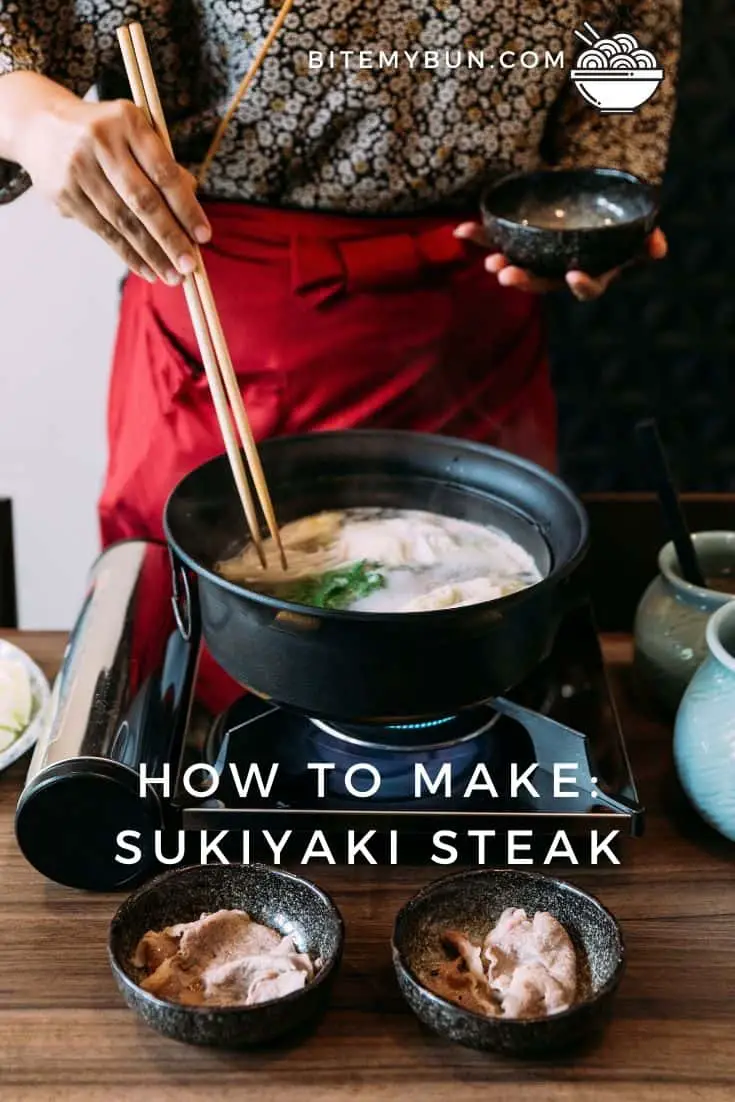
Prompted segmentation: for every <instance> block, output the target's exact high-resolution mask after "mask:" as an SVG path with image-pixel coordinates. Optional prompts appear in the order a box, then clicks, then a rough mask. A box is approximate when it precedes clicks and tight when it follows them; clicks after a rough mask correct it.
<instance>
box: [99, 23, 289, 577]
mask: <svg viewBox="0 0 735 1102" xmlns="http://www.w3.org/2000/svg"><path fill="white" fill-rule="evenodd" d="M117 37H118V41H119V43H120V49H121V51H122V55H123V60H124V63H125V71H126V73H127V76H128V81H129V83H130V88H131V90H132V93H133V100H134V101H135V104H136V105H137V106H138V107H139V108H140V109H141V110H142V111H143V112H144V113H145V115H146V116H147V118H148V121H149V122H150V124H151V126H153V128H154V129H155V131H156V133H157V134H158V136H159V138H161V140H162V141H163V142H164V144H165V145H166V147H167V149H168V150H169V152H170V153H172V154H173V148H172V146H171V138H170V136H169V132H168V127H167V125H166V120H165V118H164V115H163V109H162V107H161V101H160V98H159V95H158V89H157V87H156V80H155V77H154V75H153V67H152V65H151V61H150V56H149V54H148V48H147V46H146V42H145V36H144V34H143V28H142V27H141V25H140V24H139V23H132V24H127V25H125V26H123V27H119V28H118V32H117ZM193 251H194V254H195V259H196V264H197V267H196V271H195V272H194V273H193V275H189V276H186V277H185V279H184V294H185V295H186V302H187V306H188V308H189V313H190V315H191V320H192V325H193V326H194V332H195V334H196V338H197V343H198V345H199V351H200V354H201V357H202V363H203V365H204V370H205V373H206V376H207V382H208V384H209V389H210V392H211V394H212V401H213V403H214V408H215V413H216V414H217V421H218V423H219V428H220V432H221V433H222V439H223V441H224V445H225V450H226V452H227V457H228V459H229V461H230V467H231V468H232V475H233V478H234V480H235V485H236V486H237V491H238V494H239V495H240V501H241V503H242V507H243V511H244V513H245V517H246V520H247V523H248V528H249V529H250V536H251V538H252V541H253V544H254V545H255V548H256V550H257V552H258V557H259V559H260V562H261V565H262V566H263V567H265V565H266V558H265V553H264V551H263V543H262V539H261V535H260V522H259V520H258V515H257V512H256V509H255V503H254V501H253V495H252V492H251V489H250V484H249V482H248V478H247V474H246V472H245V467H244V465H243V461H242V453H241V451H240V447H239V446H238V443H237V439H236V437H235V433H234V431H233V427H232V420H234V422H235V425H236V427H237V431H238V434H239V437H240V444H241V446H242V450H243V451H244V452H245V456H246V458H247V462H248V466H249V468H250V474H251V477H252V480H253V484H254V486H255V490H256V493H257V495H258V500H259V502H260V506H261V508H262V510H263V515H264V516H265V520H266V524H267V525H268V531H269V532H270V534H271V536H272V538H273V541H274V543H275V544H276V546H277V548H278V552H279V555H280V559H281V565H282V567H283V569H284V570H286V569H287V568H288V564H287V562H286V555H285V552H284V550H283V544H282V542H281V536H280V532H279V530H278V523H277V521H276V516H275V512H274V510H273V503H272V501H271V497H270V494H269V492H268V485H267V483H266V479H265V473H264V471H263V466H262V464H261V461H260V456H259V454H258V449H257V446H256V443H255V439H254V437H253V433H252V429H251V427H250V422H249V420H248V416H247V413H246V411H245V407H244V405H243V401H242V395H241V394H240V388H239V386H238V383H237V376H236V375H235V369H234V367H233V365H232V360H231V358H230V353H229V350H228V347H227V341H226V339H225V335H224V332H223V330H222V323H221V322H220V318H219V313H218V312H217V307H216V305H215V302H214V296H213V295H212V288H211V286H210V283H209V278H208V276H207V273H206V270H205V268H204V263H203V260H202V255H201V251H200V250H199V248H198V246H194V250H193ZM228 399H229V407H228V404H227V403H228Z"/></svg>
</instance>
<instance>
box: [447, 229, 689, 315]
mask: <svg viewBox="0 0 735 1102" xmlns="http://www.w3.org/2000/svg"><path fill="white" fill-rule="evenodd" d="M454 232H455V235H456V236H457V237H461V238H462V239H463V240H465V241H472V242H473V243H474V244H475V245H479V246H480V247H481V248H485V249H487V248H489V247H490V245H489V242H488V239H487V237H486V236H485V231H484V229H483V227H482V226H480V225H477V224H476V223H474V222H464V223H463V224H462V225H461V226H458V227H457V229H456V230H455V231H454ZM646 245H647V248H648V255H649V257H650V258H651V259H652V260H663V258H664V257H665V256H666V253H667V252H668V245H667V243H666V237H665V236H664V234H663V231H662V230H660V229H655V230H654V231H653V233H652V234H651V235H650V236H649V237H648V240H647V242H646ZM485 267H486V268H487V270H488V272H493V273H494V274H495V275H497V277H498V283H500V284H501V286H503V287H515V288H516V289H517V290H519V291H529V292H531V293H535V294H545V293H546V292H548V291H558V290H561V289H562V288H563V287H565V286H566V287H568V288H569V290H570V291H571V292H572V294H573V295H574V297H575V298H577V299H579V300H580V302H589V301H591V300H592V299H595V298H599V297H600V295H602V294H604V293H605V291H606V290H607V289H608V287H609V286H610V284H611V283H612V282H613V281H614V280H615V279H617V277H618V276H619V275H620V272H621V271H622V270H623V269H622V268H615V269H614V271H612V272H606V273H605V274H604V275H601V276H597V277H596V278H593V277H592V276H588V275H586V274H585V273H584V272H567V274H566V278H565V279H564V280H552V279H541V278H540V277H539V276H535V275H533V274H532V273H531V272H527V271H525V270H524V269H523V268H515V267H514V266H513V265H512V264H510V263H509V261H508V260H507V259H506V257H504V256H503V255H502V253H491V254H490V255H489V256H488V257H486V259H485Z"/></svg>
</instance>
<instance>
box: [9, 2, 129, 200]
mask: <svg viewBox="0 0 735 1102" xmlns="http://www.w3.org/2000/svg"><path fill="white" fill-rule="evenodd" d="M95 8H96V4H95V3H94V2H93V0H0V80H1V79H2V77H3V75H4V74H6V73H12V72H17V71H19V70H20V71H23V70H25V71H31V72H36V73H42V74H43V75H44V76H47V77H49V78H50V79H51V80H55V81H57V82H58V83H59V84H63V85H64V87H65V88H68V89H69V90H70V91H72V92H74V93H76V94H77V95H79V96H84V95H86V93H87V92H88V91H89V89H90V88H91V87H92V85H93V84H94V83H95V80H96V76H97V70H98V46H99V35H98V27H97V24H98V20H99V17H100V14H101V13H100V12H98V11H96V10H95ZM113 37H114V36H113ZM30 183H31V181H30V178H29V177H28V175H27V174H26V173H25V172H24V171H23V170H22V169H21V168H20V166H19V165H14V164H11V163H10V162H8V161H3V160H0V203H7V202H10V200H11V199H15V198H16V197H17V196H19V195H21V194H22V193H23V192H24V191H25V190H26V189H27V188H28V187H30Z"/></svg>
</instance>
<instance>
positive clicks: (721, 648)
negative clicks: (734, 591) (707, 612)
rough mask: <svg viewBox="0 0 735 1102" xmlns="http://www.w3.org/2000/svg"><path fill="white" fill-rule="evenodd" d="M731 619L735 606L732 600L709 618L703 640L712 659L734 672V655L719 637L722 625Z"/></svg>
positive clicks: (733, 616) (734, 613)
mask: <svg viewBox="0 0 735 1102" xmlns="http://www.w3.org/2000/svg"><path fill="white" fill-rule="evenodd" d="M731 618H732V619H733V620H735V604H733V601H732V600H730V601H727V603H726V604H724V605H723V606H722V608H720V609H718V610H717V612H715V613H714V614H713V615H712V616H710V618H709V620H708V621H707V628H706V630H705V639H706V640H707V646H708V648H709V651H710V654H711V655H712V656H713V658H716V659H717V661H718V662H719V663H720V664H721V665H723V666H725V668H726V669H728V670H733V672H735V654H732V653H731V652H730V651H729V650H728V649H727V647H726V646H725V644H724V643H723V642H722V637H721V633H722V628H723V625H724V624H726V623H728V622H729V620H730V619H731Z"/></svg>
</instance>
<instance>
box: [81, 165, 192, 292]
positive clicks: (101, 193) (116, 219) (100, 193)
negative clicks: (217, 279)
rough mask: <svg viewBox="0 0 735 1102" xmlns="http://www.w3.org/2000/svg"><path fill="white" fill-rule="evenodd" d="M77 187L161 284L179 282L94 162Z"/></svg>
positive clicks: (161, 253)
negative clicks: (80, 188) (79, 186)
mask: <svg viewBox="0 0 735 1102" xmlns="http://www.w3.org/2000/svg"><path fill="white" fill-rule="evenodd" d="M80 185H81V187H82V189H83V191H84V193H85V195H86V197H87V198H88V199H89V200H90V202H91V203H92V204H93V205H94V207H95V208H96V210H97V212H98V213H99V214H100V216H101V217H102V218H103V219H104V221H105V222H106V223H108V225H110V226H111V227H112V229H113V230H114V231H115V232H116V233H117V234H118V236H120V237H122V238H124V239H125V240H126V241H127V242H128V244H129V245H130V246H131V248H132V249H133V250H134V251H135V253H136V254H137V255H138V256H139V257H140V258H141V260H142V261H143V262H144V263H145V265H146V266H147V267H148V268H149V269H152V270H153V271H154V272H155V274H156V275H157V276H158V277H159V279H162V280H163V281H164V282H165V283H169V284H171V285H172V286H175V285H176V284H178V283H180V282H181V279H182V276H181V274H180V273H179V272H178V271H177V270H176V268H175V266H174V265H173V264H172V263H171V261H170V259H169V258H168V256H167V255H166V253H165V252H164V251H163V249H162V248H161V246H160V245H159V244H158V242H157V241H155V240H154V238H153V237H151V235H150V234H149V233H148V231H147V229H146V228H145V226H144V225H143V223H142V222H141V221H140V220H139V219H138V217H137V216H136V215H135V214H133V212H132V210H131V209H130V207H129V206H128V205H127V204H126V203H125V201H124V200H123V199H122V198H121V196H120V195H119V194H118V192H117V191H116V190H115V188H114V187H113V186H112V184H111V183H110V181H109V180H108V178H107V177H106V176H105V174H104V173H103V171H102V169H101V168H100V166H99V165H98V164H97V162H92V163H91V164H89V165H87V166H86V167H85V171H84V175H83V177H82V179H81V180H80Z"/></svg>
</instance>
